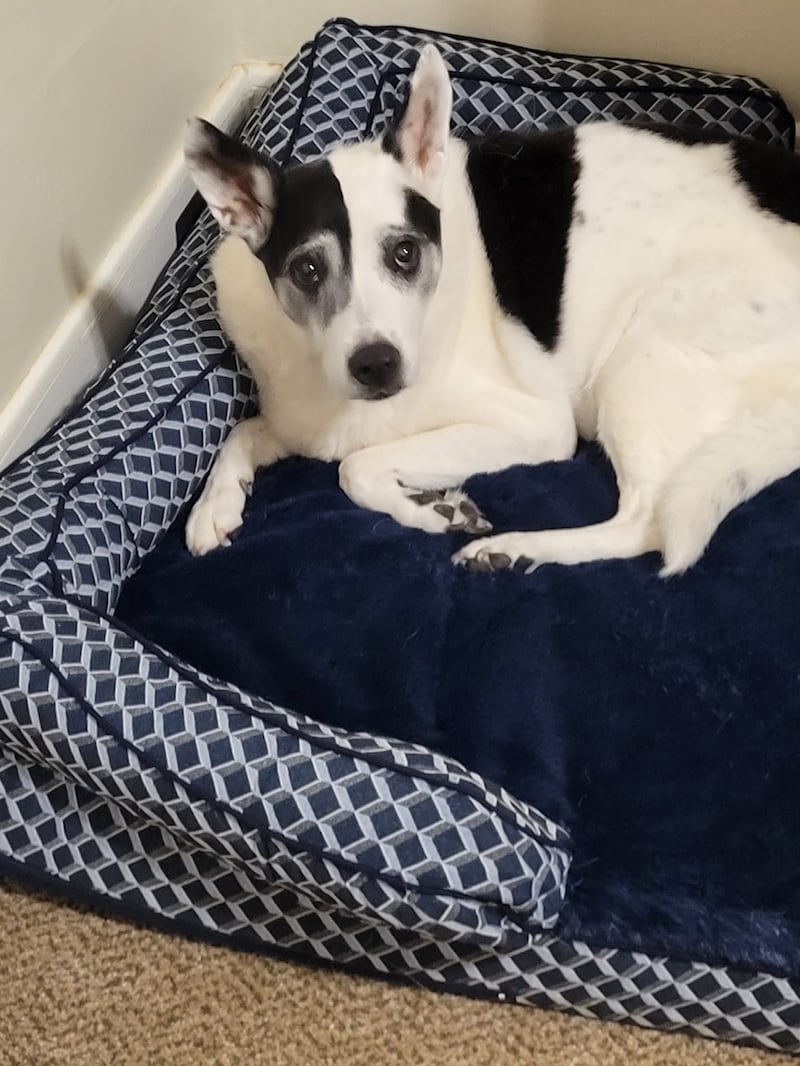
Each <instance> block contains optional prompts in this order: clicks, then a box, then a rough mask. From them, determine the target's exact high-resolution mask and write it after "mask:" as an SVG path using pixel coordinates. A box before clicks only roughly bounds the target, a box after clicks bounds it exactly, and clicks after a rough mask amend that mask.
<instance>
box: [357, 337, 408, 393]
mask: <svg viewBox="0 0 800 1066" xmlns="http://www.w3.org/2000/svg"><path fill="white" fill-rule="evenodd" d="M349 367H350V374H351V376H352V377H353V378H355V380H356V381H357V382H358V383H359V385H363V386H364V387H365V388H366V389H368V390H369V393H370V394H371V397H374V398H375V399H378V398H379V397H384V396H392V395H393V394H394V393H395V392H398V391H399V390H400V387H401V384H402V383H401V380H400V352H398V350H397V348H395V346H394V345H393V344H389V343H387V342H386V341H376V342H375V343H373V344H362V345H361V347H360V348H356V350H355V351H354V352H353V354H352V355H351V356H350V362H349Z"/></svg>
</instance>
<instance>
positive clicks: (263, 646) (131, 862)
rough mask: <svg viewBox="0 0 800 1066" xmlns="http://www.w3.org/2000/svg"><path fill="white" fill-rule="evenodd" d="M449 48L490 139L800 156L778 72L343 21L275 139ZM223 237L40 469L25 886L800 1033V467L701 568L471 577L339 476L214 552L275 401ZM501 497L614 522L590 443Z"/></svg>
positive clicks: (543, 1001) (633, 564)
mask: <svg viewBox="0 0 800 1066" xmlns="http://www.w3.org/2000/svg"><path fill="white" fill-rule="evenodd" d="M431 36H434V39H435V40H436V41H437V43H438V44H439V46H440V47H441V49H442V51H443V53H444V55H445V57H446V60H447V62H448V64H449V65H450V66H451V68H452V70H453V73H454V84H455V121H456V124H457V125H458V126H460V127H461V128H463V129H469V130H471V131H479V130H486V129H489V128H495V127H497V126H500V127H515V128H519V127H520V126H525V125H531V126H534V127H539V128H541V127H546V126H549V125H556V124H558V123H564V122H577V121H583V120H585V119H588V118H593V117H614V118H632V117H647V118H650V119H652V118H661V119H667V120H670V121H679V122H680V121H683V122H687V123H689V122H698V121H699V122H702V123H705V124H714V125H717V126H721V127H722V128H724V129H726V130H728V131H729V132H733V133H741V134H744V135H746V136H751V137H758V138H762V139H765V140H769V141H773V142H775V143H783V144H784V145H786V146H791V144H792V137H793V129H794V125H793V122H792V119H791V116H790V114H789V113H788V112H787V110H786V108H785V107H784V105H783V104H782V102H781V101H780V98H779V97H778V96H777V95H776V94H775V93H773V92H771V91H770V90H769V89H768V88H766V87H765V86H763V85H762V84H761V83H759V82H756V81H754V80H752V79H748V78H729V77H723V76H718V75H712V74H707V73H702V72H698V71H693V70H687V69H682V68H674V67H665V66H663V65H658V64H645V63H633V62H631V61H627V60H597V59H585V58H575V57H565V56H551V55H545V54H542V53H539V52H532V51H529V50H523V49H518V48H512V47H509V46H506V45H500V44H491V43H486V42H479V41H472V40H467V39H464V38H458V37H453V36H448V35H424V36H423V35H421V34H420V32H419V31H413V30H405V29H398V28H374V27H373V28H368V27H360V26H357V25H355V24H354V23H352V22H349V21H345V20H336V21H334V22H331V23H328V24H327V25H326V26H325V27H324V28H323V29H322V31H321V32H320V34H319V35H318V36H317V38H316V39H315V40H314V41H313V42H311V43H310V44H309V45H307V46H306V47H305V48H304V49H303V50H302V52H301V53H300V55H299V56H298V57H297V58H296V59H295V60H294V61H292V63H290V64H289V65H288V67H287V68H286V71H285V72H284V75H283V76H282V78H281V80H280V81H279V83H278V84H277V85H276V86H275V87H274V89H273V90H272V91H271V93H270V94H269V96H268V98H267V99H266V100H265V102H264V103H263V104H262V105H261V107H260V108H259V109H258V111H257V113H256V114H255V115H254V116H253V118H252V119H251V120H250V122H249V123H248V125H247V127H246V130H245V135H246V137H247V138H248V139H249V140H250V141H251V142H252V143H254V144H257V145H258V146H259V147H261V148H263V149H266V150H268V151H270V152H271V153H272V154H273V155H274V156H275V157H276V158H278V159H280V160H282V161H290V160H302V159H306V158H309V157H311V156H313V155H314V154H316V153H318V152H319V151H320V150H324V149H325V148H328V147H330V146H331V144H333V143H335V142H337V141H339V140H342V139H357V138H360V137H363V136H365V135H368V134H371V133H378V132H380V130H381V129H382V128H384V127H385V125H386V123H387V122H388V121H389V119H390V117H391V115H392V114H393V112H394V110H395V107H396V102H397V99H398V97H399V96H400V95H402V92H403V90H404V87H405V85H406V84H407V78H408V74H409V71H410V69H411V67H412V66H413V61H414V58H415V56H416V52H417V49H418V48H419V46H420V44H421V43H422V42H423V40H424V39H429V38H430V37H431ZM215 239H216V227H215V226H214V224H213V223H212V221H211V220H210V217H209V216H208V214H207V213H205V212H204V213H203V214H202V215H201V216H200V218H199V219H198V222H197V224H196V225H195V227H194V228H193V230H192V231H191V233H190V234H189V235H188V237H187V238H186V240H185V241H184V242H183V244H182V246H181V247H180V249H179V250H178V251H177V253H176V254H175V256H174V257H173V259H172V260H171V261H170V263H169V264H168V265H167V267H166V268H165V271H164V273H163V275H162V277H161V279H160V280H159V282H158V283H157V285H156V287H155V289H154V292H153V294H152V296H151V298H150V300H149V301H148V303H147V306H146V307H145V309H144V310H143V313H142V315H141V317H140V319H139V322H138V324H137V327H136V329H135V331H134V334H133V337H132V339H131V341H130V343H129V344H128V346H127V348H126V349H125V351H124V353H122V355H121V357H120V358H119V360H117V361H116V362H115V363H114V364H112V366H111V367H110V368H109V370H108V372H107V373H106V374H104V375H103V377H102V378H101V379H100V380H99V381H98V382H97V383H96V384H95V385H94V386H93V387H92V388H91V389H89V390H88V392H87V393H86V395H85V396H84V397H83V399H82V400H81V402H80V404H79V405H78V406H77V407H76V408H75V409H74V410H73V411H72V412H70V414H69V415H68V416H67V417H66V418H65V419H64V420H63V421H62V422H61V423H60V424H59V425H57V426H56V427H55V428H54V429H53V430H52V431H51V432H50V433H49V434H48V435H47V436H46V437H45V438H44V439H43V440H42V441H40V442H39V444H38V445H36V446H35V447H34V448H33V449H32V450H31V451H30V452H29V453H28V454H27V455H25V456H24V457H22V458H21V459H20V460H18V461H17V462H16V463H15V464H13V466H12V467H11V468H10V469H9V470H8V471H7V472H6V473H5V475H4V477H3V479H2V492H1V493H0V596H2V599H3V622H2V641H3V643H2V648H1V649H0V693H2V714H1V715H0V871H1V872H3V873H5V874H8V875H11V876H14V877H17V878H19V879H21V880H23V881H27V882H29V883H35V884H41V885H44V886H45V887H47V888H48V889H50V890H53V891H61V892H63V893H65V894H67V895H72V896H75V897H76V898H78V899H81V900H83V901H88V902H90V903H93V904H94V905H97V906H104V907H106V908H107V909H109V910H111V911H114V912H116V913H119V914H123V915H127V916H129V917H131V918H133V919H135V920H139V921H145V922H149V923H152V924H155V925H161V926H164V927H165V928H168V929H172V930H175V931H180V932H183V933H186V934H189V935H195V936H204V937H207V938H209V939H212V940H216V941H219V942H221V943H226V944H230V945H234V946H239V947H246V948H251V949H256V950H265V951H270V952H274V953H278V954H281V953H283V954H286V955H288V956H290V957H292V958H297V959H301V960H306V961H313V962H316V963H327V964H333V965H338V966H343V967H346V968H349V969H351V970H353V971H357V972H362V973H367V974H372V975H382V976H387V977H395V978H400V979H413V980H415V981H417V982H421V983H424V984H426V985H429V986H431V987H434V988H440V989H444V990H448V991H454V992H462V993H466V994H472V995H484V996H490V997H495V998H499V999H506V1000H514V1001H518V1002H522V1003H531V1004H539V1005H549V1006H555V1007H559V1008H563V1009H570V1010H575V1011H578V1012H580V1013H582V1014H586V1015H590V1016H593V1017H600V1018H616V1019H627V1020H634V1021H637V1022H639V1023H641V1024H644V1025H649V1026H658V1027H661V1028H670V1029H686V1030H691V1031H694V1032H697V1033H701V1034H704V1035H708V1036H717V1037H722V1038H726V1039H730V1040H734V1041H738V1042H743V1043H756V1044H759V1045H761V1046H764V1047H771V1048H783V1049H785V1050H791V1051H797V1050H800V996H798V990H800V983H798V982H799V981H800V973H799V972H798V971H799V970H800V937H799V936H798V933H799V932H800V926H799V925H798V921H799V920H800V914H799V913H798V912H799V910H800V860H798V856H797V846H796V844H797V840H798V829H800V826H799V825H798V821H799V820H800V816H799V814H798V811H799V810H800V808H798V806H797V804H796V802H795V799H794V795H795V784H794V782H795V781H796V779H797V773H798V769H800V715H799V714H798V711H800V706H798V704H799V703H800V698H799V697H798V666H797V654H796V647H797V643H798V635H800V612H798V609H797V607H796V595H795V594H794V591H793V590H795V589H796V588H797V587H798V577H800V574H799V573H798V569H800V553H798V547H800V513H798V508H800V504H798V503H797V499H798V491H797V490H798V487H799V486H800V480H799V479H798V477H797V476H794V477H792V478H788V479H785V480H784V481H783V482H781V483H779V484H777V485H774V486H772V487H771V488H770V489H769V490H767V491H766V492H764V493H762V494H761V495H760V496H759V497H757V498H756V499H755V500H753V501H751V502H750V503H749V504H747V505H746V506H744V507H742V508H740V509H739V510H738V511H737V512H736V513H735V514H733V515H732V516H731V517H730V518H729V519H728V520H727V521H726V523H725V524H724V525H723V527H722V528H721V530H720V531H719V534H718V535H717V537H716V538H715V540H714V542H713V544H712V546H711V549H710V551H709V553H708V555H707V557H706V558H704V560H703V561H702V562H701V563H700V565H699V566H698V567H697V569H696V570H695V571H693V572H691V573H690V574H689V575H688V576H686V577H684V578H682V579H680V580H679V581H674V582H668V583H666V582H662V581H660V580H659V579H658V578H657V576H656V563H655V561H654V560H653V559H652V558H644V559H639V560H631V561H626V562H612V563H603V564H593V565H590V566H584V567H576V568H569V569H566V568H557V567H543V568H541V569H540V570H538V571H536V572H535V573H533V574H531V575H528V576H525V577H522V576H520V575H518V574H503V573H501V574H496V575H491V576H489V575H480V574H470V573H468V572H464V571H458V570H455V569H454V568H452V567H451V566H450V564H449V561H448V559H449V555H450V553H451V551H452V550H453V547H454V545H455V544H456V543H457V541H454V540H452V539H451V538H447V537H440V538H437V537H431V536H427V535H425V534H421V533H419V532H417V531H413V530H406V529H401V528H399V527H397V526H396V525H394V524H393V523H392V522H391V521H390V520H389V519H387V518H383V517H381V516H376V515H374V514H368V513H366V512H363V511H360V510H359V509H357V508H355V507H354V506H353V505H352V504H351V503H350V502H349V501H348V500H347V499H346V498H345V497H344V496H343V495H342V494H341V492H340V491H339V490H338V488H337V485H336V472H335V470H334V469H333V468H332V467H330V466H329V465H326V464H322V463H314V462H310V461H302V460H287V461H285V462H283V463H281V464H279V465H277V466H276V467H274V468H272V469H270V470H267V471H264V472H262V473H261V474H260V475H259V478H258V481H257V486H256V491H255V494H254V497H253V499H252V501H251V506H250V508H249V510H248V513H247V517H246V521H245V525H244V529H243V532H242V535H241V537H240V538H239V540H238V541H237V542H236V544H235V545H234V546H233V547H232V548H231V549H228V550H226V551H224V552H219V553H217V554H215V555H212V556H209V557H206V558H205V559H200V560H197V559H191V558H190V557H188V555H187V553H186V551H185V548H184V546H183V543H182V522H183V520H184V519H185V515H186V509H187V505H188V502H189V501H190V500H191V499H192V498H193V497H194V496H195V495H196V492H197V490H198V488H199V486H200V484H201V482H202V479H203V477H204V476H205V474H206V473H207V471H208V469H209V467H210V465H211V463H212V461H213V458H214V456H215V454H216V451H217V449H218V447H219V445H220V443H221V442H222V440H223V439H224V437H225V434H226V433H227V431H228V430H229V429H230V427H231V426H232V425H233V424H235V422H236V421H237V420H238V419H240V418H241V417H242V416H244V415H246V414H248V413H249V412H250V411H251V410H252V407H253V395H252V386H251V382H250V379H249V377H248V375H247V374H246V372H245V371H244V370H243V369H242V368H241V367H240V366H238V365H237V363H236V360H235V356H234V354H233V353H232V352H231V350H230V347H229V346H228V344H227V343H226V340H225V338H224V337H223V335H222V333H221V331H220V328H219V325H218V323H217V320H216V318H215V314H214V305H213V293H212V283H211V280H210V276H209V271H208V267H207V255H208V252H209V250H210V249H211V247H212V246H213V244H214V241H215ZM471 492H472V494H473V495H474V497H475V498H476V499H477V500H478V501H479V502H480V503H481V504H482V505H483V506H484V507H485V509H486V511H487V512H489V513H490V514H491V517H492V519H493V520H494V522H495V525H496V527H497V528H499V529H502V528H507V527H509V526H512V525H516V524H520V525H524V526H527V527H530V528H535V527H536V526H537V525H539V526H544V525H548V524H550V523H554V524H570V523H578V522H585V521H589V520H596V519H598V518H602V517H605V516H606V515H608V514H609V513H610V512H611V511H612V510H613V505H614V485H613V477H612V475H611V472H610V471H609V469H608V467H607V466H606V465H605V463H604V462H603V460H602V457H601V456H600V455H599V454H598V453H597V452H596V451H595V450H594V449H592V448H591V447H588V446H586V447H583V448H582V449H581V451H580V453H579V455H578V456H577V457H576V459H575V460H574V461H572V462H570V463H563V464H550V465H548V466H546V467H542V468H539V469H516V470H511V471H507V472H505V473H503V474H499V475H496V476H493V477H491V478H479V479H475V483H474V484H473V485H472V486H471ZM220 679H224V680H220ZM289 708H291V709H289ZM388 738H397V739H388Z"/></svg>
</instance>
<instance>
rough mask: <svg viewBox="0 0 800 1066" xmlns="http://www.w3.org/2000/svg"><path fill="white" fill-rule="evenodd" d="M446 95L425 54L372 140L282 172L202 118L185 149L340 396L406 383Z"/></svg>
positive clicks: (440, 161)
mask: <svg viewBox="0 0 800 1066" xmlns="http://www.w3.org/2000/svg"><path fill="white" fill-rule="evenodd" d="M451 104H452V91H451V87H450V80H449V78H448V75H447V70H446V68H445V65H444V62H443V60H442V58H441V56H440V55H439V53H438V52H437V51H436V49H435V48H433V47H432V46H427V47H426V48H425V49H423V51H422V53H421V55H420V59H419V62H418V64H417V67H416V70H415V71H414V75H413V77H412V80H411V90H410V94H409V99H408V105H407V107H406V109H405V112H404V114H403V116H402V118H401V119H400V120H399V122H398V123H397V125H396V126H395V127H394V128H393V129H392V130H390V131H389V133H388V134H387V135H386V136H385V137H384V138H383V139H382V141H380V142H377V141H375V142H369V143H367V144H359V145H353V146H349V147H342V148H338V149H336V150H334V151H333V152H332V153H331V154H330V155H329V156H327V157H326V158H324V159H320V160H317V161H314V162H311V163H305V164H303V165H301V166H296V167H290V168H286V169H283V168H281V167H279V166H278V165H277V164H276V163H274V162H273V161H272V160H270V159H267V158H266V157H264V156H262V155H259V154H257V153H256V152H254V151H252V150H251V149H249V148H246V147H245V146H244V145H242V144H240V143H239V142H238V141H235V140H233V139H231V138H230V137H228V136H226V135H225V134H223V133H221V132H220V131H219V130H217V129H216V128H215V127H214V126H212V125H210V124H209V123H207V122H204V121H202V120H201V119H193V120H192V121H191V122H190V124H189V131H188V134H187V137H186V143H185V154H186V159H187V162H188V165H189V169H190V171H191V174H192V176H193V178H194V180H195V183H196V184H197V187H198V189H199V190H200V192H201V194H202V195H203V197H204V199H205V201H206V203H207V204H208V206H209V208H210V209H211V211H212V213H213V215H214V217H215V218H216V219H217V221H218V222H219V223H220V226H221V227H222V228H223V230H225V231H227V232H229V233H232V234H235V235H237V236H239V237H242V238H243V239H244V240H245V241H246V242H247V244H248V245H249V246H250V249H251V250H252V252H253V253H254V254H255V255H256V256H257V257H258V258H259V259H260V260H261V262H262V263H263V264H264V268H265V284H269V283H271V284H272V286H273V288H274V290H275V293H276V295H277V297H278V300H279V301H280V304H281V306H282V308H283V310H284V312H285V313H286V314H287V315H288V316H289V318H291V319H292V320H293V321H294V322H295V323H296V324H297V325H299V326H300V327H301V328H302V329H303V330H304V331H305V333H306V335H307V337H308V339H309V341H310V346H311V349H312V350H313V351H314V352H315V354H316V355H317V356H318V358H319V359H320V364H321V371H322V373H324V374H325V375H326V377H327V378H328V380H329V382H330V384H331V386H332V387H333V388H335V389H336V390H337V391H338V393H339V394H340V395H342V396H343V397H347V398H350V399H363V400H379V399H384V398H386V397H389V396H392V395H394V394H395V393H397V392H399V391H400V390H401V389H402V388H404V387H406V386H407V385H410V384H412V383H413V381H414V379H415V377H416V374H417V370H418V364H419V358H420V344H421V336H422V326H423V321H424V317H425V312H426V308H427V305H428V303H429V301H430V298H431V296H432V294H433V292H434V290H435V288H436V285H437V282H438V279H439V271H440V267H441V232H440V225H439V206H440V200H441V194H442V184H443V180H444V170H445V163H446V152H447V144H448V137H449V128H450V111H451Z"/></svg>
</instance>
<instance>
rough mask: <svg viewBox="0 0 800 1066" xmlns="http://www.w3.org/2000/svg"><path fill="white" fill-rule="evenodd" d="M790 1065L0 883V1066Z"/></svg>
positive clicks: (782, 1059) (726, 1047) (777, 1059)
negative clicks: (206, 937)
mask: <svg viewBox="0 0 800 1066" xmlns="http://www.w3.org/2000/svg"><path fill="white" fill-rule="evenodd" d="M794 1061H796V1060H794V1059H792V1058H790V1057H788V1056H784V1055H778V1054H772V1053H767V1052H759V1051H751V1050H749V1049H743V1048H734V1047H732V1046H730V1045H727V1044H716V1043H711V1042H709V1041H705V1040H697V1039H691V1038H688V1037H685V1036H677V1035H672V1034H664V1033H653V1032H649V1031H646V1030H643V1029H638V1028H635V1027H633V1026H622V1025H614V1024H608V1023H599V1022H593V1021H586V1020H584V1019H581V1018H574V1017H569V1016H566V1015H561V1014H557V1013H554V1012H552V1011H540V1010H532V1009H531V1008H529V1007H512V1006H509V1005H505V1004H499V1003H484V1002H476V1001H472V1000H468V999H461V998H457V997H455V996H447V995H437V994H434V993H432V992H428V991H424V990H421V989H417V988H405V987H400V986H397V985H388V984H385V983H383V982H379V981H369V980H365V979H362V978H355V977H349V976H346V975H344V974H337V973H329V972H326V971H321V970H311V969H308V968H305V967H300V966H294V965H291V964H289V963H285V962H277V961H275V960H272V959H268V958H263V957H261V956H256V955H246V954H242V953H239V952H234V951H228V950H226V949H224V948H217V947H211V946H209V945H206V944H196V943H192V942H189V941H186V940H183V939H180V938H178V937H173V936H169V935H167V934H165V933H157V932H150V931H148V930H143V929H139V928H136V927H134V926H132V925H129V924H127V923H125V922H122V921H117V920H115V919H109V918H104V917H100V916H99V915H96V914H93V913H90V912H87V911H85V910H83V909H81V908H79V907H75V906H72V905H69V904H65V903H62V902H59V901H55V900H52V899H48V898H46V897H44V896H42V895H39V894H35V893H31V892H28V891H26V890H25V889H23V888H20V887H18V886H16V885H14V884H12V883H10V882H5V881H2V882H0V1066H106V1064H108V1066H112V1064H113V1066H139V1064H142V1066H144V1064H147V1066H162V1064H164V1066H184V1064H186V1066H262V1064H263V1066H273V1064H274V1066H362V1064H363V1066H401V1064H406V1063H408V1064H412V1063H413V1064H414V1066H451V1064H452V1066H484V1064H485V1066H529V1064H530V1066H630V1064H632V1063H643V1064H646V1066H780V1064H787V1063H790V1062H794Z"/></svg>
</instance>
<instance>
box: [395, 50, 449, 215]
mask: <svg viewBox="0 0 800 1066" xmlns="http://www.w3.org/2000/svg"><path fill="white" fill-rule="evenodd" d="M452 108H453V90H452V87H451V85H450V76H449V74H448V73H447V67H446V66H445V65H444V60H443V59H442V57H441V55H440V53H439V51H438V49H436V48H435V47H434V45H432V44H426V45H425V47H424V48H423V49H422V52H421V53H420V57H419V59H418V60H417V66H416V69H415V70H414V73H413V75H412V77H411V89H410V92H409V96H408V103H407V105H406V109H405V112H404V114H403V116H402V118H401V119H400V121H399V123H398V124H397V126H396V127H394V129H392V130H390V131H389V133H388V134H387V136H386V137H385V138H384V147H385V148H386V150H387V151H389V152H391V153H392V154H393V155H394V156H395V157H396V158H397V159H399V160H400V162H401V163H403V165H404V166H405V167H406V168H407V169H408V170H409V171H410V172H411V175H412V177H413V179H414V184H415V185H417V186H418V187H419V189H420V191H421V192H423V193H425V195H426V196H427V197H428V199H429V200H432V201H433V202H434V203H438V202H439V197H440V193H441V189H442V180H443V178H444V167H445V161H446V157H447V143H448V139H449V137H450V113H451V111H452Z"/></svg>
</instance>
